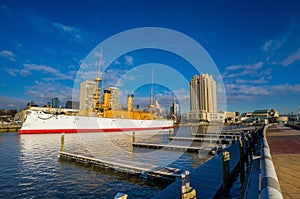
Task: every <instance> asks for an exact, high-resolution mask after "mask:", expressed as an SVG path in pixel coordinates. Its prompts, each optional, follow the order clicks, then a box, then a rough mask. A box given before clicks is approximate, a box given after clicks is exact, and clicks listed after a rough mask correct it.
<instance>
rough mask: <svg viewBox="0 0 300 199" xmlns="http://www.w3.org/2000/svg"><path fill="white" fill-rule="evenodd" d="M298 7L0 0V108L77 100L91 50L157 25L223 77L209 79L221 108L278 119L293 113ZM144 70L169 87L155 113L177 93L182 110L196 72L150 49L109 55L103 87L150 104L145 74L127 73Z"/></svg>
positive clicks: (298, 92)
mask: <svg viewBox="0 0 300 199" xmlns="http://www.w3.org/2000/svg"><path fill="white" fill-rule="evenodd" d="M299 6H300V3H299V2H298V1H289V2H288V3H285V2H284V1H278V2H270V1H263V2H261V1H252V2H235V1H227V2H221V1H220V2H214V3H210V2H201V1H200V2H199V1H189V2H184V1H178V2H176V3H174V2H173V1H164V2H160V1H151V2H150V1H149V2H148V1H145V2H139V1H129V2H123V1H110V2H98V1H92V0H91V1H88V2H84V1H79V0H78V1H75V2H72V4H71V3H69V1H43V2H39V1H33V0H32V1H26V2H19V1H14V0H12V1H1V3H0V18H1V20H0V26H1V33H0V35H1V37H0V43H1V46H0V63H1V69H0V70H1V77H2V78H1V79H0V101H1V103H0V108H1V109H2V108H4V109H22V108H24V107H26V104H27V103H28V102H29V101H34V102H36V103H37V104H39V105H41V106H42V105H43V104H41V103H42V102H43V103H47V102H48V101H49V100H51V99H52V98H55V97H57V98H59V99H60V100H61V104H65V102H66V101H71V100H73V101H74V100H78V101H79V99H73V98H72V94H74V93H76V92H77V93H76V94H77V96H79V90H78V89H77V90H76V89H75V90H74V80H75V79H76V78H77V77H78V76H79V75H81V74H79V71H80V69H81V64H82V63H83V62H84V59H85V57H87V55H88V54H89V53H90V52H91V51H92V49H94V48H95V47H96V46H97V45H98V44H99V43H101V42H102V41H104V40H106V39H107V38H109V37H112V36H114V35H116V34H118V33H120V32H124V31H127V30H130V29H134V28H140V27H162V28H167V29H171V30H175V31H178V32H181V33H183V34H185V35H187V36H189V37H190V38H192V39H193V40H195V41H196V42H198V43H199V44H200V45H202V47H203V48H204V49H205V50H206V52H207V53H208V54H209V55H210V57H211V59H212V60H213V62H214V63H215V64H216V66H217V67H218V70H219V73H220V76H217V75H215V74H213V77H214V79H216V81H217V92H219V89H220V88H222V87H224V88H225V91H226V99H227V100H226V104H227V107H226V110H228V111H238V112H247V111H252V110H255V109H270V108H275V109H276V110H278V111H279V112H280V113H283V114H284V113H289V112H292V111H296V110H299V109H300V103H299V99H300V80H299V78H298V74H299V72H300V69H299V63H300V62H299V61H300V50H299V49H300V38H299V36H298V35H299V34H300V13H299V12H298V10H297V8H298V7H299ZM105 50H106V49H103V52H104V53H105V52H106V51H105ZM105 61H106V59H105V57H104V62H105ZM145 64H149V65H151V67H154V82H156V81H158V80H160V79H166V80H168V81H169V82H174V85H173V87H172V90H171V89H169V88H168V87H166V86H165V87H164V85H155V86H156V87H155V88H154V90H155V89H156V90H155V95H156V96H155V95H154V97H156V98H158V99H159V103H160V104H161V105H162V107H163V108H164V109H165V108H168V107H169V106H170V105H171V104H172V102H173V101H174V96H175V97H176V98H177V99H178V100H179V101H181V102H183V103H180V106H181V107H183V108H181V110H182V111H183V112H188V110H189V105H188V104H186V103H185V102H186V101H189V85H188V83H186V81H187V82H189V81H190V80H191V79H192V76H193V75H200V73H198V71H195V70H191V69H190V68H191V67H190V65H191V64H190V63H188V61H186V60H184V59H183V58H182V57H178V56H175V55H174V54H172V53H168V52H163V51H160V50H149V49H147V50H145V51H132V52H129V53H126V54H124V55H122V56H120V57H116V58H115V60H114V62H113V63H112V64H111V67H108V68H107V70H106V71H102V72H103V74H102V75H103V77H102V78H103V87H104V88H106V87H109V86H116V87H118V88H120V90H121V100H122V96H123V101H122V102H121V103H123V104H124V103H126V100H124V96H126V95H127V94H130V93H139V94H140V96H141V97H144V99H142V100H141V101H145V102H149V98H148V99H147V100H146V97H149V90H148V89H149V84H151V72H150V71H151V69H149V71H147V70H148V69H145V70H143V71H145V72H143V73H142V74H141V72H140V71H136V72H134V71H133V69H135V68H138V67H140V66H141V65H145ZM159 64H161V65H166V66H169V68H172V69H174V70H175V71H178V72H179V73H180V74H182V76H183V77H184V79H185V80H186V81H185V82H184V84H182V83H181V84H179V82H180V81H178V82H177V81H174V80H173V77H172V76H171V75H167V74H169V73H170V71H162V70H161V69H160V68H161V65H159ZM198 67H200V68H201V67H206V66H203V65H201V66H198ZM201 72H202V71H201ZM142 75H143V76H142ZM90 76H91V77H92V78H94V77H96V74H95V73H92V72H91V73H90ZM139 78H140V79H147V81H148V82H144V84H143V85H141V86H139V87H130V86H132V85H133V84H131V82H130V81H136V82H139V81H137V80H138V79H139ZM91 80H92V79H91ZM125 81H127V84H125V83H124V82H125ZM220 82H221V83H223V85H222V84H221V83H220ZM217 94H218V93H217ZM137 100H138V99H137ZM160 100H164V101H160ZM167 100H168V101H167ZM167 102H169V103H167ZM224 103H225V102H224ZM218 108H219V106H218ZM220 110H221V109H218V111H220Z"/></svg>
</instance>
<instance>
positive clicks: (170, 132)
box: [169, 128, 172, 137]
mask: <svg viewBox="0 0 300 199" xmlns="http://www.w3.org/2000/svg"><path fill="white" fill-rule="evenodd" d="M171 135H172V129H171V128H170V129H169V137H171Z"/></svg>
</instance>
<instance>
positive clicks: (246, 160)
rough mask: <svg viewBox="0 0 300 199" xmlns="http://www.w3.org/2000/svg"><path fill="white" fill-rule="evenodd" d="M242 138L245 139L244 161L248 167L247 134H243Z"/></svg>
mask: <svg viewBox="0 0 300 199" xmlns="http://www.w3.org/2000/svg"><path fill="white" fill-rule="evenodd" d="M244 139H245V142H244V143H245V163H246V167H247V169H248V166H249V157H248V156H249V149H248V144H249V139H248V137H247V135H244Z"/></svg>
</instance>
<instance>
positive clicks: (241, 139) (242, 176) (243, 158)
mask: <svg viewBox="0 0 300 199" xmlns="http://www.w3.org/2000/svg"><path fill="white" fill-rule="evenodd" d="M244 150H245V149H244V141H243V138H242V136H241V137H240V171H241V175H240V181H241V183H242V184H243V183H244V180H245V165H244V160H245V157H244V155H245V154H244V153H245V151H244Z"/></svg>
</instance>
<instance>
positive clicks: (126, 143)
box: [0, 127, 205, 198]
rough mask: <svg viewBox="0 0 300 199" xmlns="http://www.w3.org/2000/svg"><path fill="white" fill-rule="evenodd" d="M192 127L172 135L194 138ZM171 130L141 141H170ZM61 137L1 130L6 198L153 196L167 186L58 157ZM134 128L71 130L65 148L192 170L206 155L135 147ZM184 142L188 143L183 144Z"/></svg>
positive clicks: (1, 184) (1, 191) (1, 183)
mask: <svg viewBox="0 0 300 199" xmlns="http://www.w3.org/2000/svg"><path fill="white" fill-rule="evenodd" d="M189 129H190V127H184V128H182V129H178V130H177V129H176V130H175V132H172V135H174V134H175V135H176V134H178V135H180V136H190V135H191V131H190V130H189ZM169 134H170V132H169V131H168V130H167V131H160V132H155V131H152V132H151V131H147V132H135V133H134V135H135V141H137V142H152V143H165V144H166V143H169ZM60 140H61V135H59V134H37V135H18V134H17V133H2V134H0V157H1V161H0V176H1V178H0V198H31V197H36V198H44V197H48V198H62V197H64V198H74V197H75V198H78V197H80V198H86V197H88V198H90V197H95V198H113V196H114V195H115V194H116V193H117V192H124V193H127V194H129V196H130V197H131V198H151V197H152V196H153V195H155V194H156V193H157V192H158V191H159V190H160V189H161V188H162V187H161V186H156V185H155V184H151V183H149V182H146V181H144V180H142V179H138V178H136V177H130V176H128V175H124V174H120V173H115V172H112V171H106V170H105V169H95V168H92V167H87V166H82V165H78V164H76V163H72V162H69V161H61V160H58V158H57V152H58V151H59V150H60ZM132 141H133V132H120V133H103V134H101V133H81V134H65V151H68V152H74V153H75V152H76V153H82V154H90V155H93V156H94V157H96V158H97V157H98V158H101V159H102V158H105V159H118V160H126V161H138V162H142V163H147V164H154V165H158V166H168V165H169V166H171V167H175V168H179V169H184V170H190V171H192V170H193V169H194V168H197V167H198V166H199V165H201V164H202V163H203V162H204V161H205V159H202V158H199V156H198V154H187V153H183V152H176V151H168V150H153V149H145V148H133V147H132ZM181 144H182V143H181Z"/></svg>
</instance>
